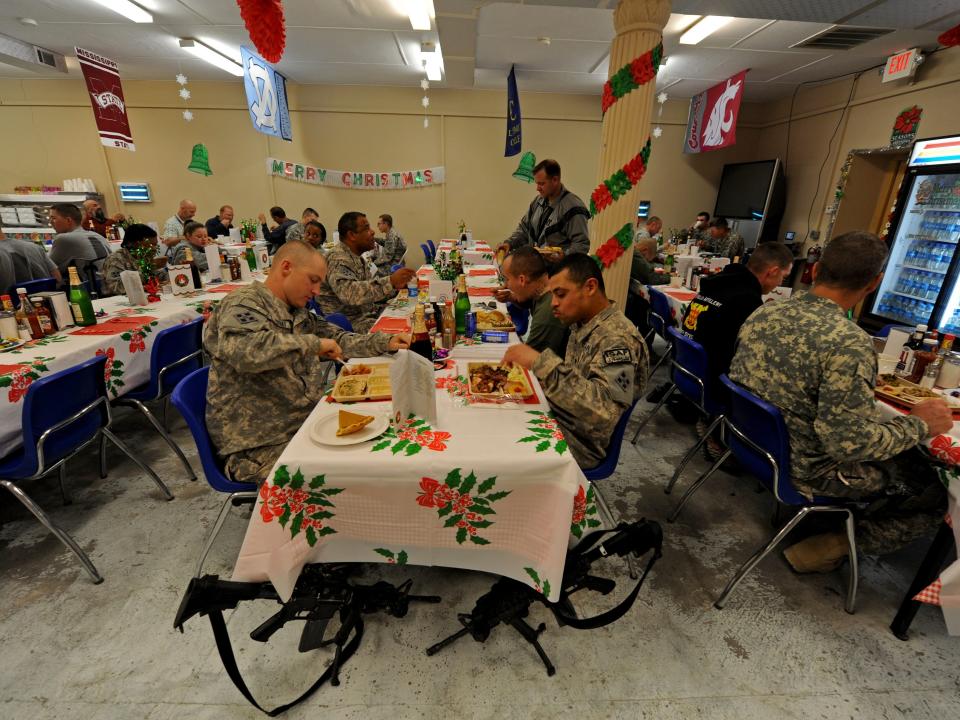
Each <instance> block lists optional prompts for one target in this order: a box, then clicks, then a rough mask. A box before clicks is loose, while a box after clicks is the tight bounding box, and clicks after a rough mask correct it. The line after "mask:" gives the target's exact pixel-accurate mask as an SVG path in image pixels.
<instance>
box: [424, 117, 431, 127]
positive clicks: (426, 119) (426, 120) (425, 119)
mask: <svg viewBox="0 0 960 720" xmlns="http://www.w3.org/2000/svg"><path fill="white" fill-rule="evenodd" d="M423 126H424V127H425V128H427V127H430V118H428V117H425V118H424V119H423Z"/></svg>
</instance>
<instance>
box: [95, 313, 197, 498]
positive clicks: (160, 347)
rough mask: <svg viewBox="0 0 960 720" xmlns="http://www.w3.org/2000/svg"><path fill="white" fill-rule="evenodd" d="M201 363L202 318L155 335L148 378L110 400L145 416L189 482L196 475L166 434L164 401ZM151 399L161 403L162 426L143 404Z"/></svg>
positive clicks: (178, 448) (181, 452)
mask: <svg viewBox="0 0 960 720" xmlns="http://www.w3.org/2000/svg"><path fill="white" fill-rule="evenodd" d="M202 364H203V318H199V317H198V318H197V319H196V320H191V321H190V322H187V323H184V324H183V325H176V326H174V327H170V328H167V329H166V330H161V331H160V332H159V333H157V337H156V339H155V340H154V341H153V347H152V348H151V349H150V379H149V380H147V382H145V383H144V384H143V385H140V386H138V387H136V388H134V389H133V390H130V391H129V392H127V393H125V394H124V395H123V396H121V397H119V398H117V399H116V400H114V401H113V402H114V404H115V405H129V406H131V407H135V408H137V409H138V410H139V411H140V412H142V413H143V414H144V415H146V417H147V420H149V421H150V424H151V425H153V427H154V428H155V429H156V431H157V432H158V433H160V437H162V438H163V441H164V442H165V443H167V445H169V446H170V449H171V450H173V451H174V452H175V453H176V454H177V457H178V458H180V462H181V463H183V467H184V469H186V471H187V477H189V478H190V480H196V479H197V475H196V473H194V472H193V468H192V467H190V463H189V462H188V461H187V458H186V456H185V455H184V454H183V451H182V450H181V449H180V447H179V446H178V445H177V444H176V443H175V442H174V441H173V438H171V437H170V434H169V433H168V432H167V428H166V424H167V423H166V415H167V413H166V409H167V408H166V399H167V398H168V397H169V396H170V393H171V392H173V389H174V388H175V387H176V386H177V383H178V382H180V381H181V380H182V379H183V378H185V377H186V376H187V375H189V374H190V373H191V372H193V371H194V370H196V369H197V368H199V367H200V366H201V365H202ZM153 400H163V401H164V406H163V410H164V413H163V416H164V417H163V419H164V422H163V423H161V422H160V421H159V420H157V418H156V417H155V416H154V414H153V413H152V412H150V409H149V408H148V407H147V406H146V404H145V403H147V402H150V401H153Z"/></svg>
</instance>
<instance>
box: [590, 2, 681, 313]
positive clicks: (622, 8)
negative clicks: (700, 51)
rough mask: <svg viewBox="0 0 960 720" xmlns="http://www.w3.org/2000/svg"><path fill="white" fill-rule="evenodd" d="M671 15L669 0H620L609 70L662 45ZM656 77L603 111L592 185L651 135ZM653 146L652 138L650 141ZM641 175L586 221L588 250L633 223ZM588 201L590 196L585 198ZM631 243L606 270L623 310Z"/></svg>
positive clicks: (661, 159) (611, 293)
mask: <svg viewBox="0 0 960 720" xmlns="http://www.w3.org/2000/svg"><path fill="white" fill-rule="evenodd" d="M669 18H670V0H620V3H619V4H618V5H617V9H616V10H615V11H614V14H613V23H614V27H615V28H616V31H617V35H616V37H614V39H613V43H612V45H611V46H610V69H609V71H608V76H612V75H613V74H614V73H616V72H617V71H618V70H619V69H620V68H622V67H623V66H624V65H626V64H627V63H629V62H631V61H632V60H633V59H634V58H637V57H639V56H641V55H643V54H644V53H645V52H647V51H649V50H651V49H652V48H654V47H656V46H657V45H659V44H660V42H661V40H662V38H663V28H664V26H665V25H666V24H667V20H669ZM655 94H656V82H655V80H651V81H650V82H648V83H646V84H644V85H641V86H640V87H639V88H637V89H636V90H633V91H632V92H630V93H628V94H627V95H625V96H623V97H622V98H620V99H619V100H618V101H617V102H616V103H614V104H613V106H612V107H610V109H609V110H607V113H606V115H605V116H604V118H603V127H602V130H601V147H600V162H599V163H598V168H597V183H596V184H595V185H594V187H596V186H597V185H599V184H600V183H602V182H603V181H604V180H606V179H607V178H609V177H610V176H611V175H613V173H615V172H616V171H617V170H619V169H620V168H622V167H623V166H624V165H625V164H626V163H627V162H628V161H629V160H631V159H632V158H633V157H634V156H635V155H636V154H637V153H638V152H640V150H642V149H643V146H644V144H645V143H646V142H647V138H648V137H650V118H651V115H652V110H653V103H654V95H655ZM654 145H656V143H654ZM664 161H665V159H664V157H663V156H662V154H661V155H658V153H657V152H656V150H653V151H652V152H651V154H650V162H651V163H654V162H664ZM643 183H644V180H641V181H640V182H639V183H638V184H637V185H636V186H635V187H634V188H633V189H631V190H630V191H629V192H628V193H626V194H625V195H623V196H622V197H621V198H620V199H619V200H617V201H615V202H614V203H613V204H612V205H610V206H608V207H607V208H606V209H605V210H603V211H602V212H600V213H598V214H597V215H596V216H595V217H594V218H593V220H592V222H591V226H590V252H591V253H594V252H596V250H597V248H598V247H599V246H600V245H602V244H603V243H605V242H606V241H607V240H608V239H610V237H612V236H613V235H614V233H616V232H617V231H618V230H620V229H621V228H622V227H623V226H624V224H625V223H631V227H632V226H633V225H635V223H636V219H637V204H638V202H639V200H640V195H641V191H640V188H641V187H642V186H643ZM583 200H584V202H586V203H587V204H588V205H589V203H590V198H589V197H585V198H583ZM632 258H633V246H632V245H631V247H630V248H629V249H628V250H627V251H626V252H625V253H624V254H623V256H622V257H620V259H619V260H617V261H616V262H615V263H614V264H613V265H612V266H611V267H610V268H609V269H607V270H605V271H604V274H603V276H604V283H605V284H606V286H607V295H608V296H609V297H610V299H611V300H614V301H616V303H617V305H618V307H619V308H620V309H621V310H622V309H623V307H624V303H625V301H626V298H627V290H628V289H629V287H630V265H631V260H632Z"/></svg>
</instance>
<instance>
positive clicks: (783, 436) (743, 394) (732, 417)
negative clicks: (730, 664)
mask: <svg viewBox="0 0 960 720" xmlns="http://www.w3.org/2000/svg"><path fill="white" fill-rule="evenodd" d="M720 381H721V382H722V383H723V385H724V386H725V387H726V388H727V390H728V392H729V405H728V409H727V416H726V417H725V418H724V420H723V424H722V426H721V427H722V433H723V437H724V443H725V444H726V446H727V448H728V449H727V451H726V452H725V453H724V454H723V455H722V456H721V457H720V459H718V460H717V462H715V463H714V464H713V465H712V466H711V467H710V469H709V470H707V471H706V472H705V473H704V474H703V475H701V476H700V477H699V478H698V479H697V481H696V482H694V483H693V485H691V486H690V488H689V489H688V490H687V492H686V493H685V494H684V496H683V497H682V498H681V499H680V503H679V504H678V505H677V508H676V509H675V510H674V511H673V514H672V515H671V516H670V518H669V520H670V522H673V521H674V520H675V519H676V517H677V515H678V514H679V512H680V509H681V508H682V507H683V506H684V504H685V503H686V502H687V500H688V499H689V498H690V497H691V496H692V495H693V494H694V493H695V492H696V491H697V490H698V489H699V488H700V487H701V486H702V485H703V483H704V482H705V481H706V480H707V478H709V477H710V476H711V475H712V474H713V473H714V472H715V471H716V470H717V468H719V467H720V465H721V464H722V463H723V461H724V460H726V459H727V457H729V456H730V455H731V454H732V455H733V456H734V457H735V458H737V460H738V461H739V462H740V464H741V465H742V466H743V467H744V468H745V469H746V470H747V472H749V473H750V474H751V475H753V476H754V477H756V478H757V479H758V480H759V481H760V482H761V483H762V484H763V485H764V486H765V487H766V488H767V489H769V490H770V491H771V492H773V495H774V497H775V498H776V500H777V503H778V504H779V505H788V506H791V507H793V508H796V509H797V513H796V514H795V515H794V516H793V517H792V518H791V519H790V520H789V521H788V522H787V523H786V524H785V525H784V526H783V527H782V528H781V529H780V530H779V531H778V532H777V533H776V534H775V535H774V536H773V538H772V539H771V540H770V541H769V542H768V543H767V544H766V545H764V546H763V547H762V548H760V549H759V550H757V552H756V553H754V554H753V556H752V557H750V559H749V560H747V561H746V562H745V563H744V564H743V565H742V566H741V567H740V569H739V570H738V571H737V573H736V575H734V576H733V578H731V580H730V582H729V583H727V586H726V587H725V588H724V590H723V592H722V593H721V594H720V597H719V598H717V601H716V602H715V603H714V606H715V607H716V608H717V609H718V610H719V609H722V608H723V606H724V605H725V604H726V602H727V597H728V596H729V595H730V593H731V592H733V590H734V589H735V588H736V587H737V585H739V584H740V581H741V580H743V578H744V577H745V576H746V574H747V573H749V572H750V571H751V570H752V569H753V568H754V567H755V566H756V565H757V563H759V562H760V561H761V560H763V559H764V558H765V557H766V556H767V555H769V554H770V552H772V551H773V550H774V549H776V547H777V546H778V545H779V544H780V543H781V542H782V541H783V539H784V538H785V537H786V536H787V535H788V534H789V533H790V531H791V530H793V528H795V527H796V526H797V525H798V524H799V523H800V522H801V521H802V520H803V519H804V518H805V517H807V516H808V515H811V514H814V513H822V512H827V513H843V514H845V515H846V531H847V543H848V545H849V560H850V574H849V578H848V581H847V599H846V602H845V604H844V608H845V609H846V611H847V612H848V613H852V612H853V611H854V605H855V603H856V597H857V576H858V567H857V543H856V536H855V534H854V517H853V508H852V503H850V501H848V500H845V499H843V498H829V497H818V496H815V497H814V498H813V500H808V499H807V498H806V497H804V496H803V495H801V494H800V493H799V492H798V491H797V489H796V488H795V487H794V486H793V482H792V480H791V477H790V436H789V434H788V433H787V426H786V423H784V421H783V415H782V414H781V413H780V411H779V410H778V409H777V408H776V407H774V406H773V405H771V404H770V403H768V402H766V401H764V400H761V399H760V398H759V397H757V396H756V395H754V394H753V393H751V392H749V391H748V390H746V389H744V388H742V387H740V386H739V385H737V384H736V383H734V382H732V381H731V380H730V379H729V378H728V377H727V376H726V375H721V376H720Z"/></svg>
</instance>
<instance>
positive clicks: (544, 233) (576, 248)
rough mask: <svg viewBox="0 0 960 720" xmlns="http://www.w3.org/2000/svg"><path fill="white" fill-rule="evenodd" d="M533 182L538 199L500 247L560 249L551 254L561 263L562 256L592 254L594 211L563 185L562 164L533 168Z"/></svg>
mask: <svg viewBox="0 0 960 720" xmlns="http://www.w3.org/2000/svg"><path fill="white" fill-rule="evenodd" d="M533 179H534V181H535V182H536V183H537V194H538V197H537V198H536V199H535V200H534V201H533V202H532V203H530V208H529V209H528V210H527V213H526V215H524V216H523V217H522V218H521V219H520V224H519V225H517V229H516V230H514V231H513V234H512V235H511V236H510V237H509V238H508V239H507V241H506V242H505V243H503V244H502V245H501V246H500V247H501V248H506V249H507V250H516V249H517V248H518V247H521V246H522V245H533V246H535V247H538V248H560V251H559V252H557V251H555V252H553V253H549V252H548V253H547V255H548V259H551V260H560V255H561V253H562V254H563V255H569V254H570V253H575V252H582V253H588V252H590V236H589V235H588V234H587V221H588V220H589V219H590V211H589V210H588V209H587V207H586V206H585V205H584V204H583V200H581V199H580V198H578V197H577V196H576V195H574V194H573V193H572V192H570V191H569V190H567V189H566V188H565V187H564V186H563V183H562V182H561V181H560V163H558V162H557V161H556V160H541V161H540V162H539V163H537V165H536V167H534V168H533ZM551 255H555V256H556V257H550V256H551Z"/></svg>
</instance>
